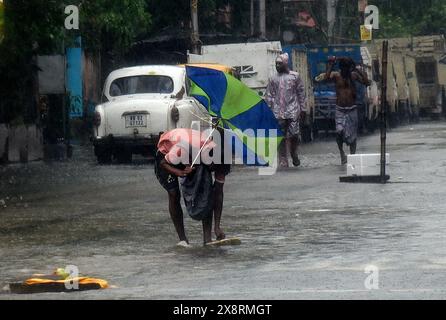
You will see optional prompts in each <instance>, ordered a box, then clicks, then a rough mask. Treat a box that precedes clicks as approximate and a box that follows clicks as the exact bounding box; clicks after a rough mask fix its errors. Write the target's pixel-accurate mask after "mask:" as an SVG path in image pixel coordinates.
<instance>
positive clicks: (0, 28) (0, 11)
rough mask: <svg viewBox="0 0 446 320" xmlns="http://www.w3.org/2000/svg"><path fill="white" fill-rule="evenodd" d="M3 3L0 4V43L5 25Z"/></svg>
mask: <svg viewBox="0 0 446 320" xmlns="http://www.w3.org/2000/svg"><path fill="white" fill-rule="evenodd" d="M3 12H4V9H3V2H0V43H1V42H2V40H3V26H4V24H5V18H4V14H3Z"/></svg>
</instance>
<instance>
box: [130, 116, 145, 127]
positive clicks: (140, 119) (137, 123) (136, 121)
mask: <svg viewBox="0 0 446 320" xmlns="http://www.w3.org/2000/svg"><path fill="white" fill-rule="evenodd" d="M125 126H126V128H133V127H147V116H146V115H140V114H137V115H130V116H126V117H125Z"/></svg>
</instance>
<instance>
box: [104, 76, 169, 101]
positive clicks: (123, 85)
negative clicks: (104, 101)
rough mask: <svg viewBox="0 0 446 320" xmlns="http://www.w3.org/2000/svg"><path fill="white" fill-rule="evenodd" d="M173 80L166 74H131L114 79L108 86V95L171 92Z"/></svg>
mask: <svg viewBox="0 0 446 320" xmlns="http://www.w3.org/2000/svg"><path fill="white" fill-rule="evenodd" d="M173 89H174V85H173V80H172V78H170V77H168V76H156V75H149V76H133V77H124V78H119V79H116V80H115V81H113V82H112V84H111V86H110V96H112V97H117V96H124V95H131V94H144V93H163V94H169V93H172V92H173Z"/></svg>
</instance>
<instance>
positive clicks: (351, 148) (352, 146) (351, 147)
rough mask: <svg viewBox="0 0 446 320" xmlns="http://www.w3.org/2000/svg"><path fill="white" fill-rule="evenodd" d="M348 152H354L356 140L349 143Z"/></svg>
mask: <svg viewBox="0 0 446 320" xmlns="http://www.w3.org/2000/svg"><path fill="white" fill-rule="evenodd" d="M350 154H356V140H355V141H353V142H352V143H351V144H350Z"/></svg>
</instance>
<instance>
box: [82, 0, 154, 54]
mask: <svg viewBox="0 0 446 320" xmlns="http://www.w3.org/2000/svg"><path fill="white" fill-rule="evenodd" d="M79 8H80V16H81V21H80V34H81V35H82V37H83V40H84V45H85V48H86V49H87V50H90V51H101V50H105V51H112V52H114V53H116V54H123V53H125V52H126V50H127V49H128V48H129V47H130V46H131V44H132V43H133V42H134V41H135V40H136V39H137V38H138V37H139V36H141V35H144V34H146V33H147V32H148V31H149V30H150V27H151V15H150V14H149V12H148V11H147V5H146V1H145V0H82V1H80V4H79Z"/></svg>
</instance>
